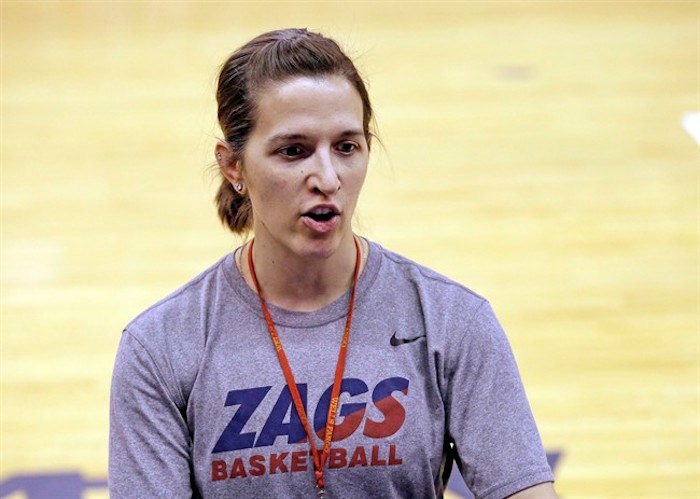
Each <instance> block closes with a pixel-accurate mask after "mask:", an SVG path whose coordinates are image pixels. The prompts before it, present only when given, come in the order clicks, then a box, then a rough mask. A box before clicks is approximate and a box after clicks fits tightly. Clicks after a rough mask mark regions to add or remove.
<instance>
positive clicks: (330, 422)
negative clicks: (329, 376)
mask: <svg viewBox="0 0 700 499" xmlns="http://www.w3.org/2000/svg"><path fill="white" fill-rule="evenodd" d="M353 241H354V242H355V252H356V260H355V273H354V275H353V280H352V291H351V293H350V304H349V305H348V313H347V317H346V319H345V331H344V332H343V340H342V341H341V343H340V349H339V351H338V363H337V364H336V367H335V377H334V379H333V388H332V390H331V401H330V405H329V406H328V416H327V418H326V431H325V433H324V437H323V450H322V452H321V454H319V452H318V449H317V448H316V444H314V439H313V433H312V431H311V426H309V419H308V417H307V416H306V410H305V409H304V404H303V403H302V401H301V396H300V395H299V389H298V388H297V384H296V381H295V380H294V374H293V373H292V369H291V367H290V366H289V362H288V361H287V356H286V355H285V354H284V349H283V348H282V342H281V341H280V339H279V335H278V334H277V329H276V328H275V323H274V322H273V321H272V317H271V316H270V311H269V310H268V309H267V304H266V303H265V299H264V298H263V296H262V292H261V291H260V284H259V283H258V278H257V276H256V275H255V266H254V265H253V243H254V242H255V240H254V239H253V240H251V241H250V248H249V249H248V268H249V269H250V276H251V278H252V279H253V284H255V290H256V291H257V293H258V298H259V299H260V307H261V308H262V312H263V315H264V316H265V322H266V323H267V329H268V330H269V331H270V338H272V343H273V344H274V346H275V350H276V351H277V357H278V358H279V361H280V367H282V372H283V373H284V378H285V380H286V381H287V387H288V388H289V392H290V394H291V396H292V400H293V401H294V407H296V410H297V414H298V415H299V419H300V420H301V424H302V425H303V426H304V430H306V435H307V436H308V438H309V445H310V446H311V453H312V455H313V460H314V475H315V477H316V486H317V487H318V488H319V489H320V490H321V491H322V490H323V489H324V488H325V484H324V482H323V467H324V466H325V464H326V461H327V460H328V455H329V454H330V450H331V440H332V439H333V429H334V428H335V416H336V412H337V410H338V399H339V398H340V385H341V383H342V379H343V371H344V370H345V357H346V355H347V351H348V340H349V339H350V325H351V323H352V312H353V309H354V308H355V289H356V288H357V280H358V277H359V275H360V261H361V257H362V255H361V253H360V245H359V243H358V242H357V238H355V237H353Z"/></svg>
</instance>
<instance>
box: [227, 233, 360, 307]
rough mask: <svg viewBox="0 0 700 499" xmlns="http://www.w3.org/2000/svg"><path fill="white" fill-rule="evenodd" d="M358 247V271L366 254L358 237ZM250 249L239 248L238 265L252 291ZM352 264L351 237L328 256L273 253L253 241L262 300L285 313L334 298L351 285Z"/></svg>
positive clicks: (248, 247) (352, 246) (254, 263)
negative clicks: (285, 311)
mask: <svg viewBox="0 0 700 499" xmlns="http://www.w3.org/2000/svg"><path fill="white" fill-rule="evenodd" d="M358 244H359V245H360V255H361V256H360V265H361V268H362V266H363V264H364V255H366V253H367V251H366V250H365V248H364V246H365V243H364V241H363V240H362V239H360V238H358ZM250 247H251V243H248V244H246V245H245V246H244V247H243V248H241V250H240V252H239V253H240V254H239V256H238V266H239V270H240V271H241V274H242V275H243V278H244V279H245V281H246V283H248V286H249V287H250V288H251V289H253V291H255V285H254V283H253V279H252V277H251V275H250V271H249V269H248V253H249V251H250ZM355 261H356V249H355V242H354V235H353V234H350V236H349V237H348V238H347V239H346V240H343V241H342V243H341V245H340V246H339V247H338V249H337V250H336V251H335V252H334V253H333V254H332V255H330V256H328V257H319V256H311V257H303V256H299V255H297V254H293V253H289V252H284V251H276V250H275V247H274V246H268V245H266V244H265V242H264V241H259V240H257V239H256V240H255V244H254V245H253V265H254V267H255V274H256V276H257V279H258V283H259V285H260V289H261V292H262V295H263V297H264V298H265V301H267V303H272V304H274V305H276V306H278V307H282V308H285V309H287V310H297V311H303V312H310V311H314V310H318V309H319V308H322V307H324V306H325V305H328V304H329V303H331V302H333V301H334V300H336V299H338V298H339V297H340V296H342V295H343V294H344V293H345V292H346V291H347V290H348V289H349V288H350V286H351V285H352V280H353V276H354V272H355Z"/></svg>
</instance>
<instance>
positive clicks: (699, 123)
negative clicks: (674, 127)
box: [683, 113, 700, 145]
mask: <svg viewBox="0 0 700 499" xmlns="http://www.w3.org/2000/svg"><path fill="white" fill-rule="evenodd" d="M683 128H685V131H686V132H688V134H690V136H691V137H693V139H694V140H695V142H697V143H698V145H700V113H685V114H684V115H683Z"/></svg>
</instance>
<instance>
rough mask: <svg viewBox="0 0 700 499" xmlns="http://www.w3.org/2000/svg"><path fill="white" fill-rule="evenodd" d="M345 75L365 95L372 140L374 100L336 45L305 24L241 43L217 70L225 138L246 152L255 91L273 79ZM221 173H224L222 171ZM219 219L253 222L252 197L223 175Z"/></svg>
mask: <svg viewBox="0 0 700 499" xmlns="http://www.w3.org/2000/svg"><path fill="white" fill-rule="evenodd" d="M331 75H335V76H341V77H343V78H345V79H346V80H347V81H349V82H350V83H351V84H352V85H353V86H354V87H355V89H356V90H357V92H358V93H359V94H360V98H361V99H362V108H363V117H362V118H363V119H362V125H363V130H364V133H365V137H366V139H367V144H368V145H369V144H370V140H371V137H372V135H373V134H372V132H371V131H370V122H371V121H372V105H371V103H370V101H369V95H368V93H367V88H366V87H365V84H364V82H363V81H362V78H361V77H360V75H359V73H358V71H357V68H355V65H354V64H353V62H352V61H351V60H350V58H349V57H348V56H347V55H345V53H344V52H343V51H342V50H341V48H340V47H339V46H338V44H337V43H336V42H335V41H333V40H331V39H330V38H326V37H324V36H323V35H321V34H318V33H312V32H310V31H307V30H306V29H283V30H277V31H270V32H268V33H263V34H262V35H259V36H257V37H255V38H253V39H252V40H251V41H249V42H248V43H246V44H245V45H243V46H242V47H241V48H239V49H238V50H237V51H235V52H234V53H233V54H231V56H230V57H229V58H228V59H227V60H226V62H225V63H224V64H223V66H222V68H221V72H220V73H219V81H218V88H217V91H216V100H217V103H218V116H219V125H220V126H221V131H222V132H223V134H224V140H225V141H226V142H227V143H228V145H229V147H231V149H232V150H233V152H234V155H235V157H236V158H239V159H240V158H242V157H243V151H244V149H245V145H246V142H247V141H248V137H249V136H250V133H251V131H252V129H253V126H254V125H255V107H256V106H255V104H256V100H255V99H256V97H257V95H256V92H258V93H259V92H260V91H261V88H264V85H265V84H266V83H269V82H281V81H285V80H288V79H291V78H294V77H298V76H311V77H315V76H331ZM222 177H223V175H222ZM216 205H217V208H218V213H219V218H221V221H222V222H223V223H224V224H225V225H227V226H228V227H229V229H231V231H232V232H235V233H243V232H245V231H247V230H249V229H250V228H251V226H252V218H253V210H252V207H251V204H250V198H248V197H247V196H246V195H245V194H240V193H238V192H237V191H236V190H235V189H234V188H233V186H232V185H231V183H230V182H229V181H228V180H227V179H226V178H222V181H221V185H220V187H219V191H218V192H217V194H216Z"/></svg>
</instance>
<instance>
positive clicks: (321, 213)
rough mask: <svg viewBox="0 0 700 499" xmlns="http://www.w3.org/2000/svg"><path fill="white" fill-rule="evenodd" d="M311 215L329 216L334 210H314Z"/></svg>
mask: <svg viewBox="0 0 700 499" xmlns="http://www.w3.org/2000/svg"><path fill="white" fill-rule="evenodd" d="M311 213H312V214H314V215H328V214H329V213H333V210H332V209H330V208H317V209H315V210H312V211H311Z"/></svg>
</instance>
